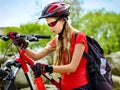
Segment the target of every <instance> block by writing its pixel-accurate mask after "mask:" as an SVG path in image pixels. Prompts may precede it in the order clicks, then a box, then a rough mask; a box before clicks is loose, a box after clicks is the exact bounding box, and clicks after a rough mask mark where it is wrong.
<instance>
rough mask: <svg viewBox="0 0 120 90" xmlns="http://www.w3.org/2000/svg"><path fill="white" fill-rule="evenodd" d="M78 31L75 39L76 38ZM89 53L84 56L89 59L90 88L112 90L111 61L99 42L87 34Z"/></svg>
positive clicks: (91, 89) (92, 89) (93, 89)
mask: <svg viewBox="0 0 120 90" xmlns="http://www.w3.org/2000/svg"><path fill="white" fill-rule="evenodd" d="M77 34H78V33H77V32H76V33H75V36H74V39H75V40H76V37H77ZM86 38H87V43H88V53H86V52H84V53H83V56H84V57H85V58H86V59H87V73H88V80H89V83H88V86H89V89H90V90H112V73H111V67H110V63H109V61H108V60H107V59H106V58H105V57H104V52H103V49H102V48H101V47H100V45H99V44H98V42H97V41H96V40H95V39H94V38H91V37H89V36H86Z"/></svg>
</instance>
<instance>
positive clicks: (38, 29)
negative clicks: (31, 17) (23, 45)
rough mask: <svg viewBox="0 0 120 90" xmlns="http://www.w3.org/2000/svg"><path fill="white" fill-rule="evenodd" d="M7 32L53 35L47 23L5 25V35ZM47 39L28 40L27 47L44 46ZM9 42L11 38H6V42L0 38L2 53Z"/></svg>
mask: <svg viewBox="0 0 120 90" xmlns="http://www.w3.org/2000/svg"><path fill="white" fill-rule="evenodd" d="M8 32H18V33H21V34H40V35H50V36H51V38H52V37H53V36H54V35H53V34H52V33H51V31H50V30H49V27H48V26H47V25H45V24H39V23H28V24H25V25H20V27H7V28H6V29H5V30H4V34H5V35H6V34H7V33H8ZM49 40H50V39H40V40H39V42H29V47H30V48H36V47H42V46H45V45H46V43H47V42H48V41H49ZM10 42H11V40H8V41H7V42H5V41H2V40H0V47H2V48H1V49H0V52H2V53H3V52H4V51H5V49H6V48H7V47H8V44H9V43H10Z"/></svg>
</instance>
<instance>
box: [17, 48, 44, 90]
mask: <svg viewBox="0 0 120 90" xmlns="http://www.w3.org/2000/svg"><path fill="white" fill-rule="evenodd" d="M19 54H20V57H17V58H16V62H19V63H21V66H22V69H23V71H24V73H25V76H26V78H27V80H28V82H29V84H30V81H29V77H28V74H27V73H28V72H29V69H28V66H27V64H26V63H28V64H29V65H30V66H31V67H32V66H33V65H34V61H33V60H32V59H31V58H29V57H28V56H27V55H25V51H24V49H21V50H20V51H19ZM34 83H35V86H36V89H37V90H46V89H45V85H44V82H43V79H42V77H41V76H40V77H38V78H34ZM30 88H31V89H33V87H32V85H31V84H30Z"/></svg>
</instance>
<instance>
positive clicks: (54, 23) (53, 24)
mask: <svg viewBox="0 0 120 90" xmlns="http://www.w3.org/2000/svg"><path fill="white" fill-rule="evenodd" d="M56 23H57V21H54V22H51V23H49V24H48V25H49V26H50V27H54V26H55V25H56Z"/></svg>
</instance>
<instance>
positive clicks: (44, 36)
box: [33, 35, 50, 39]
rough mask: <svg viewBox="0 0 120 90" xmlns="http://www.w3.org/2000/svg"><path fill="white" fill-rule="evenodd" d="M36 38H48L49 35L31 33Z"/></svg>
mask: <svg viewBox="0 0 120 90" xmlns="http://www.w3.org/2000/svg"><path fill="white" fill-rule="evenodd" d="M33 36H34V37H36V38H42V39H49V38H50V36H49V35H33Z"/></svg>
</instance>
